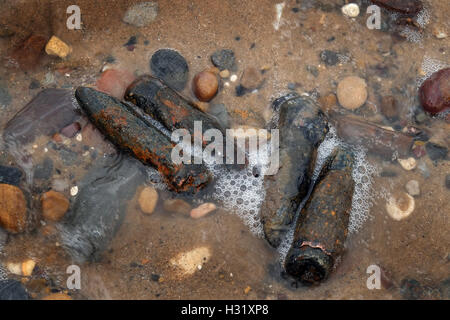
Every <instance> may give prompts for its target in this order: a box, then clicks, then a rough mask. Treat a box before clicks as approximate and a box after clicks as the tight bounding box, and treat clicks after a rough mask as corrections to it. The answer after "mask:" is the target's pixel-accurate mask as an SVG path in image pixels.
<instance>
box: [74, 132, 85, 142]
mask: <svg viewBox="0 0 450 320" xmlns="http://www.w3.org/2000/svg"><path fill="white" fill-rule="evenodd" d="M75 139H77V141H79V142H81V141H83V136H82V135H81V133H78V134H77V135H76V136H75Z"/></svg>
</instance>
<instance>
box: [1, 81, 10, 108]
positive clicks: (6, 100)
mask: <svg viewBox="0 0 450 320" xmlns="http://www.w3.org/2000/svg"><path fill="white" fill-rule="evenodd" d="M11 101H12V99H11V95H10V94H9V91H8V87H7V86H6V84H5V83H3V82H0V107H1V108H5V107H7V106H9V104H10V103H11Z"/></svg>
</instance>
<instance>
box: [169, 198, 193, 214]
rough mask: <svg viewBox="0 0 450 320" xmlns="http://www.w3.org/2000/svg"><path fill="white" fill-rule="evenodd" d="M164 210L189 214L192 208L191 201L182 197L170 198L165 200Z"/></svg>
mask: <svg viewBox="0 0 450 320" xmlns="http://www.w3.org/2000/svg"><path fill="white" fill-rule="evenodd" d="M163 207H164V210H166V211H168V212H173V213H179V214H188V213H190V211H191V210H192V207H191V205H190V204H189V203H187V202H186V201H184V200H181V199H168V200H166V201H164V204H163Z"/></svg>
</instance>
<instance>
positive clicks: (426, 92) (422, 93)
mask: <svg viewBox="0 0 450 320" xmlns="http://www.w3.org/2000/svg"><path fill="white" fill-rule="evenodd" d="M419 98H420V102H421V104H422V107H423V109H424V110H425V111H427V112H430V113H431V114H436V113H440V112H442V111H445V110H448V109H450V68H446V69H442V70H440V71H438V72H435V73H433V74H432V75H431V76H430V77H429V78H428V79H427V80H425V82H424V83H423V84H422V85H421V86H420V89H419Z"/></svg>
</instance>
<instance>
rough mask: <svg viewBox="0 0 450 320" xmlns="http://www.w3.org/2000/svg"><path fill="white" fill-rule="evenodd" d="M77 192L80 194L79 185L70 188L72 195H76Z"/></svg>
mask: <svg viewBox="0 0 450 320" xmlns="http://www.w3.org/2000/svg"><path fill="white" fill-rule="evenodd" d="M77 194H78V187H77V186H74V187H72V188H70V195H71V196H72V197H75V196H76V195H77Z"/></svg>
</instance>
